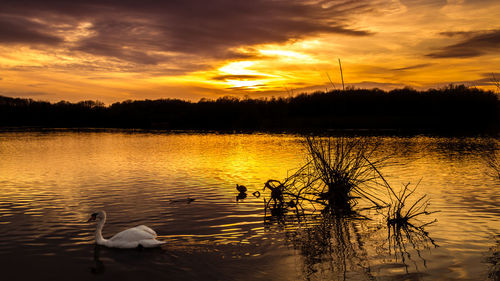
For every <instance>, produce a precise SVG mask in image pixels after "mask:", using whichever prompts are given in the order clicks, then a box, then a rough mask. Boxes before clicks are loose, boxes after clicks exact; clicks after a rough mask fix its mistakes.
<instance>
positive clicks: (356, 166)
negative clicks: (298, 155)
mask: <svg viewBox="0 0 500 281" xmlns="http://www.w3.org/2000/svg"><path fill="white" fill-rule="evenodd" d="M304 145H305V148H306V151H307V156H308V158H309V159H308V160H309V161H308V165H309V166H310V168H309V169H308V171H310V172H311V173H312V177H313V179H314V180H315V181H316V183H317V184H316V185H315V186H314V189H315V191H316V193H317V199H316V200H317V201H322V202H324V203H326V205H328V206H332V207H334V208H337V207H340V208H342V207H345V206H348V205H350V204H351V203H353V201H354V202H355V201H356V199H359V198H363V199H367V200H369V201H370V202H372V203H373V204H375V206H381V205H383V201H382V200H381V199H380V197H379V196H378V195H377V194H376V190H375V187H377V186H378V185H377V184H376V183H377V179H378V178H379V173H378V169H379V168H380V166H381V164H382V162H383V160H385V159H380V160H378V161H373V160H372V161H370V160H369V159H370V158H372V157H373V156H374V153H375V151H376V149H377V148H378V144H377V143H376V142H373V141H370V140H369V139H367V138H345V137H339V138H326V139H324V138H323V139H322V138H314V137H307V138H306V139H305V141H304ZM313 193H314V192H313Z"/></svg>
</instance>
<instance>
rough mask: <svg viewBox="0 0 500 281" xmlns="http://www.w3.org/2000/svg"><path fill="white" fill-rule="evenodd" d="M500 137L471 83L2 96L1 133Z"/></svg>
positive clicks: (493, 112)
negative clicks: (126, 96) (72, 97)
mask: <svg viewBox="0 0 500 281" xmlns="http://www.w3.org/2000/svg"><path fill="white" fill-rule="evenodd" d="M58 128H66V130H69V129H71V130H80V131H81V130H87V131H89V130H93V131H99V130H104V131H105V130H108V131H109V130H121V129H128V130H129V131H130V130H140V131H154V132H197V133H204V132H213V133H258V132H262V133H291V134H304V133H306V134H307V133H315V134H355V135H419V134H424V135H482V134H486V135H498V133H499V132H500V100H499V97H498V95H497V94H495V93H493V92H491V91H484V90H480V89H476V88H468V87H465V86H450V87H447V88H443V89H438V90H435V89H431V90H427V91H416V90H412V89H408V88H404V89H397V90H392V91H388V92H387V91H383V90H379V89H372V90H366V89H349V90H346V91H341V90H336V91H331V92H326V93H325V92H317V93H313V94H300V95H297V96H294V97H287V98H272V99H237V98H233V97H223V98H219V99H217V100H206V99H202V100H200V101H198V102H189V101H183V100H178V99H161V100H140V101H124V102H119V103H114V104H112V105H110V106H104V105H103V104H102V103H100V102H98V101H83V102H78V103H69V102H65V101H61V102H58V103H49V102H44V101H34V100H31V99H19V98H9V97H3V96H0V131H30V130H32V131H33V130H41V131H44V130H45V131H47V130H51V129H58Z"/></svg>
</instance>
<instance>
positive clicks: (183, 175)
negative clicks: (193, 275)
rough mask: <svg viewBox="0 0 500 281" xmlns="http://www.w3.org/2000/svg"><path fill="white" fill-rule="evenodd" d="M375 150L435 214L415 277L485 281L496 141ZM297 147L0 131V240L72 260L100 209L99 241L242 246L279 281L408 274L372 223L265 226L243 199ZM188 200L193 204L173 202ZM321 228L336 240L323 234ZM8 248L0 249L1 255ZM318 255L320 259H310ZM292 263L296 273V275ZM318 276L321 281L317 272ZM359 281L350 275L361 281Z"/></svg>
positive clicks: (498, 203)
mask: <svg viewBox="0 0 500 281" xmlns="http://www.w3.org/2000/svg"><path fill="white" fill-rule="evenodd" d="M381 141H382V143H383V145H382V146H381V151H380V153H382V154H391V155H393V156H392V158H391V162H392V163H391V165H388V166H387V167H384V168H383V169H382V172H383V173H384V175H386V177H387V179H388V181H389V182H390V183H391V185H393V186H395V187H399V186H401V185H402V184H405V183H407V182H412V183H416V182H418V181H419V180H421V183H420V187H419V189H418V190H417V193H418V194H417V196H418V195H423V194H428V196H429V197H430V198H431V204H432V205H431V208H432V210H440V211H441V212H439V213H436V214H433V218H436V219H437V220H438V222H437V223H436V224H435V225H432V226H430V227H429V228H428V231H429V235H430V236H431V237H432V238H433V239H435V241H436V243H437V244H439V246H440V247H439V248H436V249H429V250H428V251H424V252H425V253H423V255H424V258H425V260H426V261H427V264H426V266H425V267H422V264H423V262H422V261H418V262H417V263H418V265H419V266H420V268H419V270H422V271H424V272H427V274H430V275H431V276H439V275H440V274H446V275H447V276H448V277H450V278H463V279H471V278H472V279H473V277H474V276H484V273H485V271H486V270H487V266H486V265H484V264H483V263H481V261H480V259H479V258H480V257H481V255H483V254H484V253H485V249H488V247H491V243H493V242H492V241H495V240H494V237H495V236H496V235H498V234H499V232H498V230H499V229H500V195H499V194H500V186H499V182H498V180H497V179H495V178H492V177H489V176H488V175H487V169H488V167H487V165H486V164H485V162H484V157H483V156H484V155H487V154H491V153H499V142H498V140H496V139H492V138H463V139H459V138H453V139H451V138H430V137H415V138H394V137H386V138H381ZM301 148H302V147H301V144H300V138H299V137H295V136H291V135H266V134H253V135H237V134H235V135H218V134H206V135H203V134H152V133H138V134H133V133H123V132H101V133H92V132H86V133H74V132H73V133H72V132H56V133H1V134H0V155H1V156H2V157H1V158H0V171H1V173H0V191H1V192H0V225H2V228H4V229H5V234H4V235H3V236H2V235H1V234H0V236H2V237H7V235H12V234H17V235H18V236H19V237H21V238H22V241H24V243H25V244H26V245H28V244H29V245H32V246H33V247H35V248H36V247H39V248H41V245H45V246H46V247H49V246H50V245H51V243H53V242H51V241H58V239H59V240H64V242H60V243H61V245H63V247H64V248H65V249H66V250H67V251H75V250H77V249H78V248H75V245H86V244H89V243H92V239H93V238H92V231H93V229H92V228H91V227H90V226H87V225H84V224H82V223H81V222H83V221H85V220H86V219H87V218H88V214H89V213H90V212H91V211H93V210H95V209H98V208H105V209H106V210H107V211H108V213H109V215H110V217H109V222H108V224H107V225H106V227H105V230H104V232H105V235H111V234H112V233H115V232H117V231H119V230H121V229H123V228H125V227H130V224H142V223H145V224H148V225H150V226H153V227H154V228H155V229H156V230H157V232H158V233H159V234H160V237H161V238H164V239H165V240H167V241H170V242H172V243H173V244H175V245H177V247H178V248H177V250H176V251H182V248H183V247H190V245H191V246H192V245H198V246H199V245H205V244H211V245H245V244H246V245H248V247H249V248H248V249H245V251H242V252H237V253H235V254H234V256H239V257H240V258H241V257H247V256H249V257H253V258H256V259H257V258H259V259H261V260H259V261H252V262H261V261H266V262H268V263H269V264H268V265H267V267H265V268H267V269H268V270H269V272H273V271H272V270H273V266H276V267H278V266H280V268H282V269H283V270H280V274H281V273H283V276H282V278H283V280H287V279H288V280H290V279H296V278H297V276H309V277H311V278H313V277H314V278H316V277H320V276H323V275H321V274H326V275H328V276H330V277H331V276H334V277H335V278H337V279H342V276H343V274H355V273H356V272H357V274H360V273H362V272H366V270H367V269H366V268H367V267H368V265H369V267H370V268H371V270H372V271H375V272H373V274H374V275H376V276H384V275H387V276H393V277H394V276H399V275H405V274H407V273H406V271H405V269H404V268H402V267H401V266H402V265H401V262H400V261H396V260H392V259H391V256H387V253H386V252H385V253H380V252H378V251H379V250H380V249H386V248H387V245H386V244H384V243H386V240H385V239H386V237H385V236H386V235H387V233H386V232H384V231H382V230H381V229H380V218H379V217H377V215H373V218H374V221H373V222H371V223H369V224H368V225H366V224H362V223H359V222H355V221H354V222H353V221H349V220H343V221H335V220H334V221H333V222H332V221H328V220H323V219H321V220H316V221H315V220H313V221H311V223H310V224H309V225H308V226H307V227H305V226H303V225H302V226H301V225H298V224H297V223H291V224H290V223H288V224H287V223H285V224H284V225H281V226H280V225H279V224H280V222H279V221H273V222H270V223H269V222H268V224H266V222H265V218H264V211H263V201H262V197H261V198H255V197H254V196H252V195H251V193H252V192H253V191H256V190H259V191H261V192H262V187H263V185H264V183H265V182H266V181H267V180H268V179H282V178H284V177H285V176H286V175H287V173H288V172H289V171H290V170H291V169H294V168H297V167H299V166H300V165H301V164H302V163H303V161H304V155H303V154H302V149H301ZM236 184H243V185H245V186H247V187H248V189H249V196H248V197H247V198H246V199H244V200H243V201H240V202H236V200H235V196H236V194H237V191H236V189H235V186H236ZM186 198H195V201H193V203H191V204H186V203H183V202H184V201H182V200H185V199H186ZM176 200H181V201H176ZM325 222H329V224H326V225H325ZM322 227H323V228H328V229H329V230H332V229H333V230H334V231H333V232H329V234H328V233H327V232H325V233H321V231H319V230H318V229H321V228H322ZM275 233H278V234H280V233H283V234H285V236H287V235H288V236H289V237H285V238H283V237H280V236H279V235H278V236H273V235H274V234H275ZM320 234H321V235H327V234H328V235H330V236H328V237H326V238H328V239H326V240H327V242H328V243H329V244H328V243H327V244H326V245H328V246H329V247H334V248H335V247H337V248H336V249H337V250H335V251H332V252H321V251H319V252H318V251H316V252H315V251H313V250H314V247H316V246H318V245H316V244H311V243H319V242H321V240H320V239H317V238H318V237H317V235H320ZM290 235H295V236H296V237H290ZM332 235H333V236H332ZM339 235H340V236H339ZM345 235H349V237H345ZM66 236H70V237H71V238H69V241H68V240H67V239H68V238H65V237H66ZM308 237H309V238H308ZM311 237H312V238H311ZM314 237H316V238H314ZM356 237H357V238H356ZM324 238H325V237H324ZM354 238H356V239H354ZM65 239H66V240H65ZM308 239H309V240H308ZM353 239H354V240H353ZM4 241H5V240H4ZM40 241H41V242H40ZM284 241H288V242H287V243H288V244H287V243H284ZM307 241H309V244H308V245H307V244H304V243H306V242H307ZM359 241H363V243H364V244H359ZM36 245H38V246H36ZM256 245H258V246H256ZM278 245H281V246H278ZM214 247H215V246H214ZM217 247H218V246H217ZM217 247H215V248H216V249H218V248H217ZM228 247H229V246H228ZM318 247H319V246H318ZM338 247H341V248H342V249H343V250H342V251H339V250H338ZM320 248H321V247H320ZM334 248H332V249H333V250H334ZM10 250H12V249H11V248H10V246H9V245H8V244H7V243H3V244H2V243H1V242H0V253H1V252H9V251H10ZM219 250H220V249H219ZM323 250H325V249H323ZM40 251H41V252H42V254H44V255H47V254H51V253H50V251H49V250H46V249H45V251H44V250H43V249H40ZM214 251H215V250H214ZM221 251H222V250H221ZM231 251H234V249H231ZM308 251H309V252H308ZM311 251H312V252H311ZM246 253H248V255H246ZM318 253H319V254H321V253H323V254H328V256H329V258H328V259H329V260H330V261H332V260H335V261H343V262H348V263H351V267H352V266H354V267H355V268H357V269H356V270H354V271H350V272H351V273H349V270H351V269H349V270H346V266H347V265H346V264H344V263H343V262H340V263H339V262H337V263H335V264H331V263H328V262H325V260H324V259H325V257H324V256H323V257H316V256H315V255H317V254H318ZM226 254H227V253H226ZM231 256H233V255H231ZM270 256H272V257H273V260H269V257H270ZM318 258H319V259H323V261H322V262H316V261H317V259H318ZM346 259H347V260H346ZM297 262H299V263H300V264H301V268H302V269H301V270H299V272H297V270H295V269H294V268H295V265H296V263H297ZM324 266H326V267H324ZM332 266H334V267H332ZM323 267H324V268H323ZM318 268H320V269H321V270H320V271H321V272H322V273H321V274H317V273H315V272H316V271H318ZM346 271H348V272H347V273H346ZM446 272H448V273H446ZM266 274H268V273H266ZM339 274H340V275H339ZM355 275H356V274H355ZM265 276H267V277H269V275H265ZM273 276H274V275H273ZM360 276H361V277H360ZM360 276H357V275H356V277H353V278H355V280H364V279H366V278H368V277H369V276H368V277H367V276H366V274H365V275H363V274H361V275H360ZM250 277H251V276H250V275H249V277H248V278H250ZM314 278H313V279H314ZM363 278H364V279H363ZM368 279H369V278H368Z"/></svg>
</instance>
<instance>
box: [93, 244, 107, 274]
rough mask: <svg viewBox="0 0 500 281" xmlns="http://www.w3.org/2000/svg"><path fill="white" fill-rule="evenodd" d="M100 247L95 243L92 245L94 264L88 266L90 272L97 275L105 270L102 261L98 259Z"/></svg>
mask: <svg viewBox="0 0 500 281" xmlns="http://www.w3.org/2000/svg"><path fill="white" fill-rule="evenodd" d="M102 247H103V246H99V245H97V244H96V245H95V246H94V266H93V267H91V268H90V272H91V273H92V274H96V275H99V274H103V273H104V272H105V271H106V266H104V263H103V262H102V261H101V259H100V255H101V248H102Z"/></svg>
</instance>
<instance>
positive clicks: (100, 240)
mask: <svg viewBox="0 0 500 281" xmlns="http://www.w3.org/2000/svg"><path fill="white" fill-rule="evenodd" d="M105 223H106V215H104V217H103V218H102V220H101V221H99V222H98V223H97V229H96V230H95V242H96V243H97V245H105V244H106V243H107V242H108V240H107V239H104V237H102V228H103V226H104V224H105Z"/></svg>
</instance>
